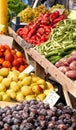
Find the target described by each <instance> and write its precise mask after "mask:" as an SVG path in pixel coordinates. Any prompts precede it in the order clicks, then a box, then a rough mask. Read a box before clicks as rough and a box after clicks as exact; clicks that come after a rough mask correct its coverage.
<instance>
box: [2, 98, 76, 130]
mask: <svg viewBox="0 0 76 130" xmlns="http://www.w3.org/2000/svg"><path fill="white" fill-rule="evenodd" d="M0 119H1V121H0V130H76V110H74V109H71V108H70V107H69V106H64V105H63V104H62V103H59V104H57V105H56V107H53V109H50V107H49V105H48V104H44V103H43V102H42V101H37V100H30V101H26V100H25V101H23V102H21V103H20V104H17V105H14V106H13V107H8V106H7V107H5V108H0Z"/></svg>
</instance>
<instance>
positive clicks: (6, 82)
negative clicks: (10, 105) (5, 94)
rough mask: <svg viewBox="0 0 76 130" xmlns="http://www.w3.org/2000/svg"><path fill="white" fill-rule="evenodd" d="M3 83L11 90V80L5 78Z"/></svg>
mask: <svg viewBox="0 0 76 130" xmlns="http://www.w3.org/2000/svg"><path fill="white" fill-rule="evenodd" d="M1 83H2V84H4V85H5V86H6V87H7V88H9V86H10V83H11V80H10V78H4V79H3V80H2V82H1Z"/></svg>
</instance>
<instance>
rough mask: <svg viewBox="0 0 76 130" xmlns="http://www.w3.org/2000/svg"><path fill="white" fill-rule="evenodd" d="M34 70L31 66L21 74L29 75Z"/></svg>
mask: <svg viewBox="0 0 76 130" xmlns="http://www.w3.org/2000/svg"><path fill="white" fill-rule="evenodd" d="M33 70H34V67H33V66H32V65H29V66H28V67H27V68H26V69H25V70H24V71H23V72H22V73H30V72H31V71H33Z"/></svg>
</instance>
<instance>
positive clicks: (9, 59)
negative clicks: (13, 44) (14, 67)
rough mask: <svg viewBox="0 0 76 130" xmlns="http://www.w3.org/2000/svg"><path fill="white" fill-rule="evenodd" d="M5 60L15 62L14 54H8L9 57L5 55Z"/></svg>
mask: <svg viewBox="0 0 76 130" xmlns="http://www.w3.org/2000/svg"><path fill="white" fill-rule="evenodd" d="M5 60H6V61H9V62H12V61H13V60H14V56H13V54H12V53H8V54H7V55H5Z"/></svg>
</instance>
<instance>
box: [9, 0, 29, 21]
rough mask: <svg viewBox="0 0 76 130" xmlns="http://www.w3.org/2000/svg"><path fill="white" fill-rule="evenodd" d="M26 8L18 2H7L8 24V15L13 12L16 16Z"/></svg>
mask: <svg viewBox="0 0 76 130" xmlns="http://www.w3.org/2000/svg"><path fill="white" fill-rule="evenodd" d="M26 7H27V6H26V5H25V4H24V3H23V2H20V1H19V0H8V22H10V15H11V13H12V12H13V13H14V15H15V16H16V15H17V14H18V13H19V12H20V11H22V10H23V9H25V8H26Z"/></svg>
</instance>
